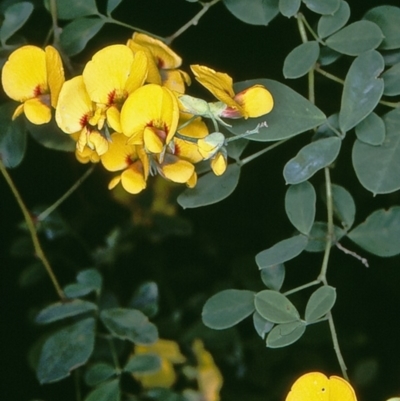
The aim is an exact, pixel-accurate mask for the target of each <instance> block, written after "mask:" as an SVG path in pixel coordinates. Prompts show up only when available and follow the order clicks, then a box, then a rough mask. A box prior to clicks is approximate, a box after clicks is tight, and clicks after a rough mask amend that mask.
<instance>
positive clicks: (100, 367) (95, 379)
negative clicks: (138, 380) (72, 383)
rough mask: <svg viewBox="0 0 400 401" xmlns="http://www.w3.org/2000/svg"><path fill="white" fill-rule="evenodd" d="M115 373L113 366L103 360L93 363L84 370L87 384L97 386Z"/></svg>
mask: <svg viewBox="0 0 400 401" xmlns="http://www.w3.org/2000/svg"><path fill="white" fill-rule="evenodd" d="M116 374H117V371H116V370H115V367H114V366H112V365H110V364H108V363H104V362H99V363H95V364H94V365H92V366H90V367H89V368H88V369H87V370H86V372H85V383H86V384H87V385H88V386H97V385H98V384H100V383H103V382H104V381H106V380H108V379H109V378H110V377H112V376H114V375H116Z"/></svg>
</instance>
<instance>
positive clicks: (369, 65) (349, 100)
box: [339, 50, 384, 132]
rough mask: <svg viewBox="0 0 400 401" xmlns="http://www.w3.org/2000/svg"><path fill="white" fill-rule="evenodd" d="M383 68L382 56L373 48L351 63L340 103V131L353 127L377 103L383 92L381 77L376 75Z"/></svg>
mask: <svg viewBox="0 0 400 401" xmlns="http://www.w3.org/2000/svg"><path fill="white" fill-rule="evenodd" d="M383 68H384V62H383V58H382V56H381V55H380V54H379V53H378V52H377V51H375V50H371V51H368V52H366V53H364V54H362V55H361V56H358V57H357V58H356V59H355V60H354V61H353V63H352V64H351V66H350V69H349V71H348V73H347V75H346V79H345V81H344V88H343V94H342V100H341V105H340V113H339V125H340V128H341V130H342V132H347V131H349V130H350V129H351V128H353V127H355V126H356V125H357V124H358V123H359V122H360V121H361V120H363V119H364V118H365V117H367V116H368V114H370V113H371V112H372V111H373V110H374V108H375V107H376V105H377V104H378V102H379V100H380V98H381V96H382V93H383V79H382V78H378V75H379V74H380V73H381V72H382V71H383Z"/></svg>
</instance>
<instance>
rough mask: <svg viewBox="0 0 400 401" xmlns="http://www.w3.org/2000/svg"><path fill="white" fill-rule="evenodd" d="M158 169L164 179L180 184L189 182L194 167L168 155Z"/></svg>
mask: <svg viewBox="0 0 400 401" xmlns="http://www.w3.org/2000/svg"><path fill="white" fill-rule="evenodd" d="M160 168H161V173H162V175H163V176H164V177H165V178H167V179H169V180H171V181H173V182H178V183H180V184H184V183H185V182H187V181H189V180H190V178H191V177H192V175H193V173H194V166H193V164H192V163H190V162H188V161H186V160H181V159H179V158H178V157H173V156H172V157H171V156H170V155H166V158H165V160H164V163H163V164H162V165H161V167H160Z"/></svg>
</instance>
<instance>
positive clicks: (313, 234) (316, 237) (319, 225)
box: [305, 221, 346, 252]
mask: <svg viewBox="0 0 400 401" xmlns="http://www.w3.org/2000/svg"><path fill="white" fill-rule="evenodd" d="M333 228H334V238H332V245H334V244H335V243H336V242H337V241H339V240H340V238H342V237H343V236H344V235H345V234H346V232H345V231H344V230H342V229H341V228H340V227H337V226H334V227H333ZM327 235H328V225H327V224H326V223H324V222H321V221H316V222H315V223H314V224H313V226H312V229H311V231H310V234H309V236H308V244H307V247H306V249H305V250H306V251H307V252H323V251H325V248H326V238H327Z"/></svg>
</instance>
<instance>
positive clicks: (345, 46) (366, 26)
mask: <svg viewBox="0 0 400 401" xmlns="http://www.w3.org/2000/svg"><path fill="white" fill-rule="evenodd" d="M382 40H383V34H382V31H381V30H380V28H379V27H378V25H376V24H374V23H373V22H370V21H357V22H353V23H352V24H350V25H347V26H346V27H345V28H343V29H341V30H340V31H339V32H336V33H335V34H333V35H332V36H330V37H329V38H328V39H326V41H325V43H326V44H327V45H328V46H329V47H331V48H332V49H333V50H336V51H337V52H339V53H343V54H347V55H348V56H358V55H360V54H362V53H365V52H366V51H368V50H373V49H376V48H377V47H378V46H379V45H380V43H381V42H382Z"/></svg>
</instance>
